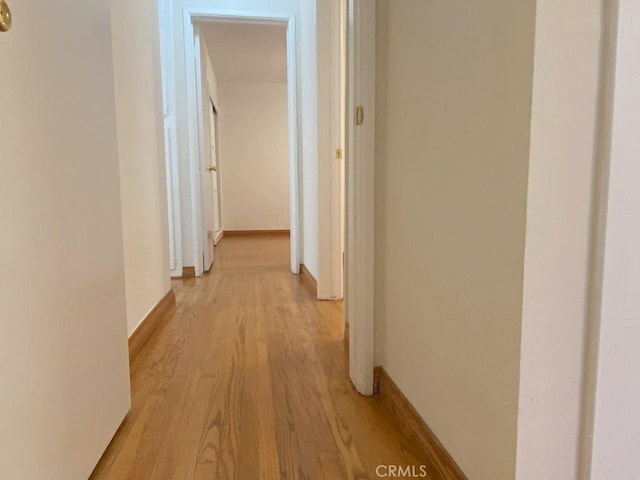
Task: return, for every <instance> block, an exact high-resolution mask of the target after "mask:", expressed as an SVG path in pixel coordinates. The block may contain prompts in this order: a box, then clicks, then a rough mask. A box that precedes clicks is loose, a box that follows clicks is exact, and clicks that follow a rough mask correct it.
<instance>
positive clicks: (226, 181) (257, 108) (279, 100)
mask: <svg viewBox="0 0 640 480" xmlns="http://www.w3.org/2000/svg"><path fill="white" fill-rule="evenodd" d="M196 28H197V31H198V33H199V37H200V42H201V50H202V52H203V54H204V55H202V64H203V65H206V68H203V69H202V70H203V73H204V78H203V81H202V84H203V85H205V84H206V85H207V87H208V94H209V99H210V100H211V103H212V104H215V105H217V107H218V109H219V115H218V114H216V115H215V117H216V118H213V117H212V116H211V112H209V113H210V114H209V117H210V118H209V121H208V123H209V128H208V129H207V127H206V126H205V128H204V130H205V131H206V130H211V135H209V137H210V139H207V138H205V139H204V141H205V144H206V143H207V142H209V144H210V146H211V148H209V150H211V167H209V169H210V170H213V169H214V168H215V171H212V175H213V176H215V177H216V181H217V182H218V184H219V190H218V193H219V194H221V195H222V197H223V198H224V200H223V201H221V202H220V201H218V202H217V200H218V197H217V196H216V195H214V196H213V210H214V213H215V211H216V202H217V205H221V208H220V209H219V211H220V214H221V219H222V224H223V227H221V230H222V231H221V233H220V236H227V237H230V236H248V235H251V236H265V235H271V236H273V235H281V236H282V235H289V234H290V229H291V226H290V195H289V190H290V188H289V179H290V176H289V161H288V159H289V145H288V138H289V121H288V85H287V29H286V26H285V25H277V24H274V25H263V24H252V23H240V22H219V21H213V22H205V23H198V24H197V25H196ZM203 93H204V92H203ZM205 96H206V95H205ZM216 119H219V121H218V122H217V125H218V127H219V128H218V129H217V130H215V131H214V129H215V121H216ZM216 135H217V137H218V139H219V142H218V144H219V148H215V145H216V140H217V139H216V138H215V137H216ZM205 149H206V148H205ZM218 151H220V152H222V154H221V155H222V157H223V161H222V163H223V165H222V164H216V165H214V162H215V161H216V160H215V159H214V156H217V155H216V154H217V153H218ZM223 170H224V172H223ZM216 181H212V189H216ZM208 207H209V206H208ZM214 216H215V215H214ZM214 216H212V217H211V225H210V228H211V230H212V231H213V230H215V225H214V223H215V218H214ZM214 241H215V235H214Z"/></svg>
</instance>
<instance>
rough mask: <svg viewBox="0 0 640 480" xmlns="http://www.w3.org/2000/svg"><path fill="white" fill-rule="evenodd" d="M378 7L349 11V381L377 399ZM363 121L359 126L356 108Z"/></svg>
mask: <svg viewBox="0 0 640 480" xmlns="http://www.w3.org/2000/svg"><path fill="white" fill-rule="evenodd" d="M375 44H376V5H375V2H372V1H371V0H349V4H348V12H347V102H346V104H347V107H346V108H347V122H346V139H347V145H346V147H347V149H346V150H347V153H346V160H347V161H346V170H347V172H346V222H345V224H346V232H345V234H346V237H345V256H346V272H345V273H346V274H345V315H346V321H347V322H348V325H349V376H350V377H351V381H352V382H353V384H354V385H355V387H356V389H357V390H358V392H360V393H361V394H363V395H372V394H373V367H374V234H375V232H374V217H375V215H374V213H375V100H376V82H375V74H376V48H375ZM358 105H361V106H363V108H364V116H363V121H362V123H361V124H360V125H356V107H357V106H358Z"/></svg>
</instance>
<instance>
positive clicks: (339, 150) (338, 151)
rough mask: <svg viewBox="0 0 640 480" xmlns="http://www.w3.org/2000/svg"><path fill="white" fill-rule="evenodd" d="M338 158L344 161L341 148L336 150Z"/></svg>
mask: <svg viewBox="0 0 640 480" xmlns="http://www.w3.org/2000/svg"><path fill="white" fill-rule="evenodd" d="M336 158H337V159H338V160H342V149H341V148H336Z"/></svg>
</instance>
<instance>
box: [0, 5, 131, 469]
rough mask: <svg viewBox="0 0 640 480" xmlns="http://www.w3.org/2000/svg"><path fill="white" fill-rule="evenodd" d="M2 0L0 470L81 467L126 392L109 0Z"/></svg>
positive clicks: (91, 457)
mask: <svg viewBox="0 0 640 480" xmlns="http://www.w3.org/2000/svg"><path fill="white" fill-rule="evenodd" d="M11 7H12V10H13V15H14V26H13V29H12V30H11V31H10V32H9V33H3V34H2V38H1V41H0V58H2V67H1V70H2V73H1V74H0V105H2V106H1V107H0V110H1V115H2V127H1V128H0V144H1V145H2V153H1V154H0V164H1V165H2V174H1V175H0V222H1V224H2V235H0V271H1V272H3V275H2V277H0V325H1V327H2V334H1V335H0V385H1V387H0V421H1V423H2V428H0V478H3V479H24V480H57V479H65V480H85V479H87V478H88V477H89V474H90V473H91V471H92V470H93V468H94V466H95V465H96V463H97V462H98V459H99V458H100V456H101V455H102V453H103V451H104V449H105V448H106V447H107V445H108V443H109V441H110V440H111V438H112V436H113V434H114V433H115V431H116V429H117V428H118V426H119V424H120V422H121V421H122V419H123V418H124V416H125V414H126V412H127V410H128V408H129V405H130V396H129V362H128V360H129V357H128V349H127V326H126V315H127V311H126V302H125V274H124V260H123V247H122V219H121V215H120V178H119V172H118V148H117V133H116V118H115V111H114V87H113V63H112V55H111V29H110V24H109V3H108V2H107V1H106V0H94V1H91V2H87V1H85V0H61V1H60V2H57V3H56V5H55V8H51V3H50V2H49V1H47V0H32V1H29V2H13V3H12V5H11ZM69 19H72V21H69ZM60 25H64V28H60Z"/></svg>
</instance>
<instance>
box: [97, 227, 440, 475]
mask: <svg viewBox="0 0 640 480" xmlns="http://www.w3.org/2000/svg"><path fill="white" fill-rule="evenodd" d="M288 264H289V249H288V240H287V239H286V238H283V237H277V236H274V237H264V236H263V237H256V238H253V237H251V236H246V237H244V236H243V237H231V238H226V237H225V238H224V239H223V240H222V241H221V243H220V244H219V246H218V247H216V261H215V264H214V268H213V269H212V271H211V272H210V273H209V274H208V275H206V276H204V277H202V278H197V279H186V280H176V281H174V291H175V293H176V298H177V305H176V308H175V311H174V312H173V313H172V314H171V316H170V318H167V319H166V321H163V322H162V325H161V326H160V327H159V328H158V330H157V331H156V332H154V334H153V336H152V337H151V338H150V339H149V341H148V342H147V343H146V344H145V346H144V347H143V349H142V350H141V351H140V353H139V354H138V356H137V357H136V359H135V361H134V362H133V364H132V368H131V382H132V403H133V404H132V408H131V411H130V413H129V415H128V416H127V419H126V420H125V422H124V423H123V425H122V426H121V428H120V430H119V431H118V433H117V434H116V436H115V437H114V439H113V441H112V442H111V444H110V446H109V448H108V449H107V451H106V452H105V454H104V456H103V458H102V459H101V461H100V463H99V464H98V466H97V467H96V469H95V471H94V473H93V475H92V476H91V479H92V480H140V479H144V480H169V479H175V480H194V479H198V480H231V479H238V480H285V479H288V480H303V479H308V480H322V479H327V480H342V479H345V480H346V479H353V480H361V479H374V478H378V477H377V476H376V473H375V469H376V467H377V466H378V465H379V464H394V465H423V464H424V465H432V464H433V461H434V459H432V458H430V457H429V452H425V451H423V450H422V449H421V447H420V446H419V445H414V444H411V442H410V441H409V440H408V439H407V438H405V437H403V435H402V433H401V431H400V429H399V428H398V426H397V425H396V424H395V423H394V420H393V418H392V417H391V415H390V413H389V411H388V410H387V409H386V407H385V405H384V404H382V403H381V402H379V401H378V400H377V399H375V398H366V397H362V396H360V395H359V394H358V393H357V392H356V390H355V389H354V387H353V385H352V384H351V382H350V380H349V377H348V364H347V355H346V352H345V345H344V342H343V335H344V319H343V311H344V310H343V305H342V303H341V302H318V301H316V300H315V299H313V298H311V297H310V296H309V294H308V293H307V291H306V289H305V288H304V286H303V284H302V282H301V281H300V279H299V278H298V277H296V276H294V275H292V274H291V273H290V272H289V266H288ZM431 470H434V469H430V471H431ZM429 480H449V479H446V478H444V477H441V476H440V477H438V476H435V475H434V476H432V477H430V479H429Z"/></svg>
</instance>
